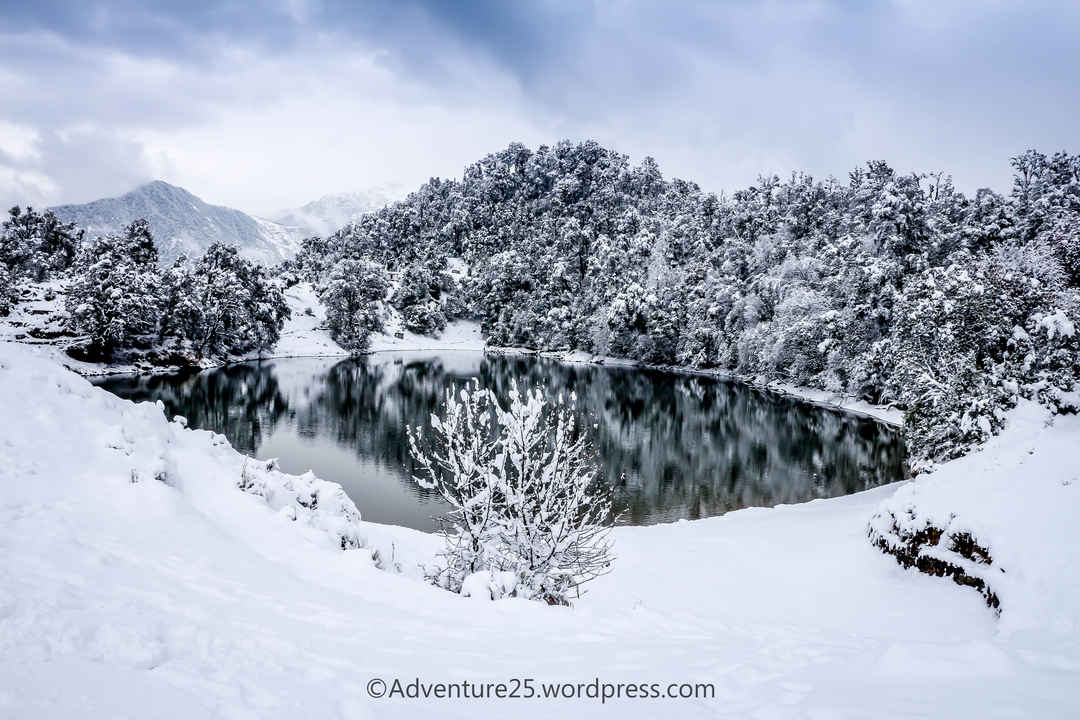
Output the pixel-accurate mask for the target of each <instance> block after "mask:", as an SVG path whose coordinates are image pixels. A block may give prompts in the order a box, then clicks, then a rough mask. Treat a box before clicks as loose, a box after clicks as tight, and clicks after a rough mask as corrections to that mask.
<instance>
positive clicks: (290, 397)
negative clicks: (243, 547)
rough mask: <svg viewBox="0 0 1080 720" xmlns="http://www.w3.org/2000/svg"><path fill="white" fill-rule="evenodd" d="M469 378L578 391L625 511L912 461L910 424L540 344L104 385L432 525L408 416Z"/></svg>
mask: <svg viewBox="0 0 1080 720" xmlns="http://www.w3.org/2000/svg"><path fill="white" fill-rule="evenodd" d="M471 377H477V378H479V379H480V383H481V384H482V385H484V386H486V387H491V388H493V389H495V390H496V392H497V394H498V395H499V396H500V397H502V398H505V397H506V392H507V391H508V389H509V387H510V383H511V381H513V380H516V381H517V382H518V384H519V385H524V384H540V385H541V386H542V387H544V388H545V391H546V392H547V393H549V394H551V395H554V394H556V393H559V392H562V393H566V392H569V391H574V392H576V393H577V397H578V406H579V411H580V412H581V414H582V415H583V418H582V419H583V420H586V421H587V422H588V424H589V426H592V425H593V424H595V425H596V427H595V429H594V430H593V432H594V437H593V440H594V444H595V446H596V449H597V452H598V455H599V458H600V462H601V464H602V466H603V473H604V477H605V479H606V481H607V482H608V483H610V484H611V485H612V486H613V487H614V488H615V496H616V505H617V506H618V508H619V509H620V510H621V511H622V515H621V517H620V522H621V523H625V524H631V525H648V524H652V523H657V522H665V521H670V520H675V519H679V518H700V517H707V516H710V515H719V514H721V513H724V512H727V511H728V510H734V509H737V508H742V507H750V506H770V505H776V504H779V503H794V502H802V501H805V500H810V499H813V498H819V497H833V496H837V495H844V494H847V493H852V492H856V491H858V490H864V489H866V488H870V487H874V486H876V485H880V484H882V483H887V482H893V481H895V480H900V479H902V478H903V477H904V473H905V461H904V447H903V443H902V441H901V440H900V437H899V435H898V434H897V433H895V432H893V431H892V430H890V429H888V428H886V427H884V426H882V425H880V424H879V423H876V422H874V421H872V420H868V419H865V418H860V417H856V416H852V415H848V414H844V413H839V412H834V411H831V410H825V409H822V408H818V407H814V406H811V405H807V404H804V403H798V402H795V401H793V400H790V399H787V398H783V397H780V396H777V395H773V394H771V393H763V392H760V391H757V390H754V389H752V388H749V387H746V386H745V385H740V384H737V383H732V382H726V381H722V380H715V379H712V378H703V377H694V376H682V375H672V374H667V373H660V372H652V371H647V370H636V369H630V368H604V367H597V366H593V365H583V366H573V365H570V366H568V365H562V364H559V363H556V362H554V361H549V360H544V359H538V358H532V357H501V356H494V357H485V356H484V355H482V354H480V353H471V352H447V353H443V354H442V355H431V354H427V355H419V354H416V353H395V354H378V355H373V356H369V357H366V358H361V359H358V360H344V361H342V360H337V359H291V360H275V361H269V362H261V363H245V364H239V365H230V366H228V367H223V368H218V369H215V370H207V371H203V372H199V373H193V374H186V375H176V376H156V377H122V378H107V379H104V380H101V381H99V384H100V385H102V386H103V387H105V388H107V389H108V390H110V391H112V392H114V393H116V394H117V395H120V396H122V397H126V398H130V399H132V400H151V401H153V400H161V401H163V402H164V403H165V406H166V408H167V409H168V411H169V412H170V414H180V415H183V416H185V417H186V418H188V422H189V425H190V426H191V427H195V428H205V429H209V430H214V431H216V432H220V433H222V434H224V435H225V436H226V437H228V438H229V440H230V442H232V444H233V445H234V446H235V447H236V448H237V449H239V450H241V451H242V452H245V453H248V454H250V455H253V456H257V457H259V458H270V457H277V458H279V459H280V461H281V466H282V469H284V470H286V471H288V472H293V473H299V472H303V471H305V470H308V469H312V470H314V471H315V473H316V474H317V475H319V476H320V477H322V478H325V479H327V480H333V481H335V482H339V483H341V485H342V486H343V487H344V488H345V490H346V491H347V492H348V493H349V495H350V496H351V497H352V498H353V500H354V501H355V502H356V504H357V506H358V507H359V508H360V511H361V513H362V514H363V516H364V518H365V519H367V520H373V521H375V522H385V523H393V524H396V525H406V526H409V527H414V528H418V529H421V530H429V529H431V528H432V527H434V523H433V522H432V519H431V518H432V516H433V515H438V514H441V513H442V512H443V511H444V510H445V506H444V505H443V504H442V502H441V501H440V500H439V499H438V498H437V497H436V496H434V495H432V494H431V493H429V492H426V491H424V490H421V489H420V488H419V487H417V485H416V484H415V483H414V482H412V481H411V480H410V474H411V469H412V467H411V459H410V457H409V453H408V445H407V441H406V437H405V426H406V425H409V424H413V425H416V424H422V423H426V422H427V421H428V418H429V417H430V415H431V413H432V412H433V411H436V410H437V409H438V407H439V405H440V402H441V400H442V397H443V393H444V390H445V389H446V388H447V387H449V386H450V385H459V384H462V383H464V382H465V381H466V380H467V379H468V378H471Z"/></svg>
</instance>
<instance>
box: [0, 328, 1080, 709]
mask: <svg viewBox="0 0 1080 720" xmlns="http://www.w3.org/2000/svg"><path fill="white" fill-rule="evenodd" d="M1018 412H1019V414H1018V415H1017V416H1015V417H1014V418H1011V422H1010V424H1009V426H1008V429H1007V430H1006V431H1005V433H1004V434H1003V435H1002V436H1000V437H999V438H996V439H995V440H992V441H991V442H990V443H989V444H988V445H987V447H986V449H985V450H983V452H982V453H979V454H976V455H972V456H968V457H967V458H964V459H962V460H960V461H955V462H954V463H949V464H945V465H943V466H942V467H941V468H939V470H938V471H937V472H936V473H934V474H931V475H928V476H925V477H921V478H920V479H919V480H917V481H915V482H914V483H911V484H905V485H902V486H900V489H899V492H898V491H897V486H887V487H882V488H876V489H874V490H871V491H868V492H864V493H860V494H856V495H851V496H848V497H843V498H837V499H832V500H819V501H814V502H811V503H806V504H802V505H796V506H782V507H778V508H773V509H750V510H743V511H738V512H733V513H729V514H728V515H725V516H722V517H717V518H710V519H707V520H701V521H694V522H685V521H683V522H678V523H673V524H669V525H660V526H653V527H619V528H616V529H615V531H614V533H613V537H614V541H615V552H616V555H617V560H616V564H615V567H614V570H613V572H611V573H610V574H609V575H606V576H604V577H602V578H600V579H599V580H597V581H596V582H595V583H594V584H593V587H592V589H591V592H590V593H589V594H587V595H586V596H585V597H583V598H582V599H580V600H578V601H577V602H576V604H575V605H574V607H571V608H562V607H549V606H546V605H544V604H541V603H535V602H527V601H523V600H517V599H508V600H501V601H497V602H476V601H474V600H473V599H470V598H462V597H461V596H458V595H452V594H450V593H447V592H445V591H442V590H439V589H436V588H433V587H431V586H429V585H426V584H425V583H424V582H423V581H422V580H421V579H420V578H419V573H418V572H417V566H418V564H419V563H421V562H424V561H426V560H427V559H429V558H430V557H431V556H432V554H433V553H434V552H436V551H437V550H438V549H439V548H440V547H441V542H440V541H439V540H438V538H436V537H434V536H430V535H425V534H423V533H419V532H415V531H410V530H406V529H403V528H395V527H389V526H380V525H375V524H372V523H367V522H365V521H363V520H362V519H360V518H359V516H358V514H357V513H356V512H355V510H356V509H355V508H352V507H350V506H351V503H350V502H349V501H348V498H345V497H343V496H341V495H340V494H339V493H338V492H337V491H336V490H335V487H336V486H334V485H333V484H332V483H323V482H322V481H319V480H318V479H317V478H315V477H313V476H310V475H308V476H292V475H287V474H284V473H281V472H278V471H277V470H275V469H273V468H272V467H267V465H266V464H264V463H256V462H255V461H252V460H248V459H245V458H244V457H243V456H242V455H240V454H239V453H237V452H235V451H234V450H233V449H232V448H230V447H229V446H228V444H227V443H226V442H225V441H224V438H222V437H221V436H217V435H214V434H213V433H210V432H206V431H196V430H189V429H186V428H184V427H183V426H182V423H177V422H172V423H170V422H168V421H167V420H166V419H165V417H164V414H163V413H162V411H161V409H160V408H159V407H157V406H155V405H151V404H148V403H143V404H140V405H135V404H132V403H130V402H128V401H124V400H120V399H119V398H116V397H114V396H112V395H109V394H107V393H106V392H105V391H103V390H100V389H97V388H94V387H92V386H91V385H90V384H89V383H88V382H87V381H86V380H84V379H82V378H80V377H78V376H76V375H75V374H73V373H72V372H70V371H68V370H65V369H63V368H61V367H60V366H59V365H58V364H56V363H55V362H53V361H52V360H50V359H49V358H48V357H46V356H44V355H43V351H42V349H39V348H31V347H27V346H23V345H16V344H12V343H0V427H3V428H4V432H3V434H2V436H0V717H12V718H68V717H83V718H105V717H108V718H113V717H160V718H191V717H228V718H255V717H258V718H278V717H280V718H295V717H320V718H321V717H329V718H368V717H380V718H381V717H416V716H419V715H421V714H424V715H429V716H437V717H469V718H473V717H508V716H511V717H545V718H546V717H551V716H552V715H553V714H556V713H559V714H565V715H567V716H568V717H599V716H602V717H614V716H618V717H620V718H636V717H650V718H651V717H655V716H656V715H657V714H664V715H665V716H670V717H714V716H716V715H721V714H729V715H731V716H734V717H760V718H788V717H791V718H796V717H797V718H824V717H834V718H860V717H875V718H904V717H986V718H999V717H1001V718H1004V717H1040V718H1064V717H1076V716H1077V714H1080V696H1078V695H1077V693H1076V691H1075V688H1076V687H1077V686H1078V682H1080V627H1078V625H1077V622H1076V620H1077V615H1076V613H1077V608H1080V590H1078V586H1077V574H1078V573H1080V562H1077V560H1078V558H1077V557H1076V553H1077V543H1076V542H1075V533H1076V531H1077V528H1078V527H1080V524H1078V523H1077V522H1076V520H1077V517H1076V507H1077V498H1076V494H1075V493H1076V492H1078V491H1080V481H1076V480H1075V477H1076V475H1077V472H1078V462H1080V460H1078V458H1077V453H1076V444H1075V438H1076V437H1077V430H1078V429H1080V426H1078V425H1077V419H1076V418H1058V420H1057V421H1056V422H1055V424H1054V425H1053V426H1052V427H1046V426H1045V425H1044V424H1043V422H1042V421H1043V420H1044V418H1043V417H1040V416H1039V415H1038V413H1037V412H1036V411H1035V410H1034V409H1032V408H1030V407H1026V408H1025V407H1021V408H1020V409H1019V411H1018ZM1029 450H1034V454H1028V451H1029ZM1070 473H1071V475H1070ZM244 477H248V478H249V479H252V480H253V481H254V482H252V483H250V484H249V483H248V482H243V481H242V480H243V478H244ZM133 478H134V479H135V482H133V481H132V480H133ZM156 478H160V479H156ZM1070 478H1072V479H1070ZM1066 481H1068V483H1066ZM244 487H247V491H245V489H243V488H244ZM256 488H258V492H252V490H254V489H256ZM339 489H340V488H338V490H339ZM313 494H314V495H317V496H318V498H319V502H317V503H313V502H312V497H313ZM902 494H903V495H902ZM894 496H895V497H894ZM905 496H906V497H907V498H908V499H911V498H914V499H915V500H916V501H917V502H918V505H919V507H920V508H922V509H923V511H924V512H927V513H955V514H956V518H957V519H958V521H959V522H962V523H964V524H965V526H968V527H971V528H973V529H974V530H975V531H976V532H978V533H980V538H981V539H983V540H984V541H985V542H987V543H988V544H989V546H990V547H991V549H992V550H993V552H994V553H995V558H996V559H997V560H999V561H1000V562H1001V563H1002V566H1003V567H1006V568H1007V570H1008V573H1007V576H1009V577H1010V578H1013V579H1010V580H1009V581H1008V582H1009V583H1010V584H1009V585H1002V586H1001V590H1002V595H1003V600H1002V602H1003V611H1002V615H1001V617H1000V619H996V618H995V616H994V614H993V613H992V612H991V611H989V610H988V609H987V608H986V607H985V605H984V604H983V601H982V598H981V597H980V596H979V595H978V594H977V593H975V592H973V591H971V590H969V589H967V588H960V587H957V586H955V585H953V584H952V583H951V582H948V581H944V580H941V579H938V578H932V577H928V576H925V575H922V574H919V573H917V572H914V571H905V570H903V569H902V568H900V567H899V566H898V565H897V564H896V563H895V562H894V561H893V560H892V558H890V557H888V556H886V555H883V554H881V553H880V552H878V551H877V550H876V549H875V548H874V547H872V546H871V545H870V544H869V543H868V542H867V539H866V531H867V522H868V519H869V518H870V517H871V516H872V514H873V513H874V511H875V510H876V509H877V508H878V507H879V506H881V505H882V503H886V502H894V501H895V502H901V501H903V502H905V503H906V502H907V501H906V500H904V497H905ZM301 500H302V501H303V502H300V501H301ZM360 511H362V508H361V509H360ZM293 518H296V519H295V520H294V519H293ZM342 537H353V538H355V540H356V542H355V545H358V546H359V547H353V546H351V545H350V546H349V549H347V550H344V551H343V550H342V549H341V546H342V544H341V538H342ZM397 570H400V571H401V572H397ZM488 580H489V581H490V580H492V579H491V578H489V579H488ZM480 582H481V581H480V580H474V581H472V584H473V585H476V584H480ZM489 590H490V586H489ZM481 594H482V593H481ZM372 678H381V679H383V680H385V681H386V682H387V683H388V684H389V683H391V682H392V681H393V679H394V678H399V679H401V681H402V683H409V682H412V681H413V680H414V679H416V678H419V679H420V680H422V681H424V682H437V681H446V682H453V681H461V680H471V681H474V682H497V681H509V680H511V679H513V678H534V679H535V682H536V684H537V686H539V684H540V683H542V682H555V681H566V682H582V683H589V682H592V681H593V679H594V678H599V679H600V680H601V681H602V682H638V683H639V682H661V683H667V682H709V683H713V684H714V685H715V698H712V699H693V700H678V699H663V700H645V701H642V700H629V699H622V700H609V701H608V702H607V703H605V704H601V702H600V701H599V700H588V699H586V700H558V701H555V700H546V701H545V700H521V699H519V700H502V701H498V700H495V701H492V700H487V701H476V700H464V699H457V700H435V699H427V700H422V699H420V700H404V699H387V698H384V699H372V698H369V697H368V696H367V692H366V687H367V684H368V681H369V680H371V679H372Z"/></svg>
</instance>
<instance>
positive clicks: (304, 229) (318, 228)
mask: <svg viewBox="0 0 1080 720" xmlns="http://www.w3.org/2000/svg"><path fill="white" fill-rule="evenodd" d="M404 197H405V189H404V188H403V187H402V186H400V185H394V184H385V185H378V186H375V187H372V188H369V189H367V190H364V191H362V192H350V193H335V194H332V195H323V196H322V197H321V198H319V199H318V200H314V201H312V202H309V203H307V204H306V205H303V206H301V207H298V208H295V209H292V210H285V211H282V212H281V213H279V214H278V215H277V216H276V217H274V221H275V222H276V223H278V224H279V225H283V226H285V227H288V228H289V229H290V230H291V231H292V232H293V233H294V234H296V235H299V236H300V237H308V236H311V235H329V234H330V233H332V232H334V231H335V230H338V229H340V228H342V227H344V226H345V225H348V224H349V223H350V222H353V221H354V220H356V219H357V218H359V217H360V216H361V215H363V214H364V213H368V212H371V211H373V210H378V209H379V208H381V207H384V206H385V205H388V204H390V203H392V202H394V201H396V200H401V199H402V198H404Z"/></svg>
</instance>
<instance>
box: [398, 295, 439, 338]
mask: <svg viewBox="0 0 1080 720" xmlns="http://www.w3.org/2000/svg"><path fill="white" fill-rule="evenodd" d="M402 318H403V321H404V323H405V327H406V328H408V329H409V330H411V331H412V332H414V333H418V334H420V335H430V334H432V333H437V332H441V331H443V330H444V329H446V315H444V314H443V311H442V308H441V307H440V306H439V303H438V302H437V301H435V300H429V301H427V302H424V303H420V304H419V305H409V306H408V307H406V308H405V310H404V312H403V313H402Z"/></svg>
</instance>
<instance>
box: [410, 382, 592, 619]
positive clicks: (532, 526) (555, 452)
mask: <svg viewBox="0 0 1080 720" xmlns="http://www.w3.org/2000/svg"><path fill="white" fill-rule="evenodd" d="M574 418H575V399H574V398H573V396H571V397H570V398H565V399H564V398H562V397H559V398H558V399H557V400H556V401H555V402H553V403H548V402H546V401H545V400H544V398H543V395H542V394H541V392H540V390H539V389H538V388H534V389H532V390H528V391H520V390H519V389H518V388H517V387H516V386H514V387H513V388H512V391H511V395H510V401H509V404H508V406H507V407H506V408H503V407H501V406H500V405H499V403H498V401H497V400H496V399H495V396H494V394H493V393H492V392H491V391H490V390H487V389H482V388H480V386H479V384H478V383H477V382H476V381H473V382H472V383H471V384H469V385H468V386H466V387H464V388H461V389H460V390H459V391H458V392H457V393H455V392H454V391H453V390H450V391H448V392H447V394H446V405H445V409H444V412H443V415H442V416H441V417H440V416H437V415H433V416H432V418H431V438H430V440H429V441H428V442H425V438H424V435H423V432H422V430H421V429H420V428H410V429H409V446H410V450H411V452H412V454H413V456H414V457H415V458H416V462H417V467H418V468H419V474H418V475H417V476H416V478H415V479H416V482H417V483H418V484H419V485H420V486H421V487H424V488H429V489H434V490H436V491H437V492H438V493H439V494H440V495H441V496H442V497H443V498H444V499H445V500H446V501H447V502H448V503H449V504H450V505H451V507H452V508H453V510H452V511H451V513H450V515H449V518H448V521H447V522H448V527H447V528H446V529H445V530H444V537H445V540H446V550H445V551H444V552H443V553H442V555H441V562H440V564H439V565H438V566H437V567H435V568H434V569H433V571H432V572H431V575H430V578H431V580H432V581H433V582H434V583H436V584H438V585H440V586H442V587H445V588H447V589H449V590H452V591H454V592H463V591H467V592H468V593H469V594H472V593H473V592H474V591H475V590H476V587H475V586H476V583H479V582H480V581H479V580H476V579H475V578H476V577H487V578H488V580H487V581H485V582H491V581H493V580H492V579H497V580H498V583H497V584H498V586H499V587H500V588H503V593H504V594H511V595H514V596H517V597H526V598H529V599H537V600H543V601H545V602H548V603H551V604H567V603H568V602H569V601H570V598H571V596H572V595H577V594H580V589H581V586H582V585H583V584H584V583H586V582H588V581H589V580H591V579H593V578H595V577H597V576H598V575H601V574H603V573H605V572H606V571H607V570H608V569H609V568H610V566H611V563H612V559H613V558H612V556H611V545H610V543H609V541H608V539H607V535H608V531H609V528H610V523H611V520H612V517H611V512H612V510H611V508H612V504H611V495H610V492H609V491H608V489H607V488H605V487H604V486H602V485H601V484H600V483H598V481H597V472H596V468H595V466H594V464H593V455H592V453H591V451H590V449H589V446H588V443H587V439H586V438H585V436H584V433H583V432H582V431H581V428H579V427H578V426H577V424H576V422H575V419H574ZM478 573H487V574H488V575H487V576H484V575H480V576H478V575H477V574H478ZM511 577H512V578H513V581H512V582H511V581H510V580H508V578H511ZM491 595H492V597H494V596H496V593H494V591H492V593H491Z"/></svg>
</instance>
